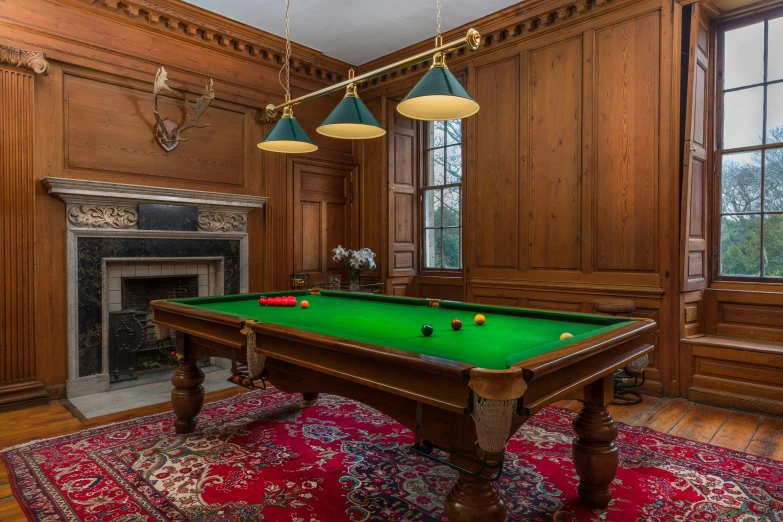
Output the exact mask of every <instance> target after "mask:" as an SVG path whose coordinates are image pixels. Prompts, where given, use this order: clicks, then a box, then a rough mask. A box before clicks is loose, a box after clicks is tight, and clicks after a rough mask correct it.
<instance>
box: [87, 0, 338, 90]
mask: <svg viewBox="0 0 783 522" xmlns="http://www.w3.org/2000/svg"><path fill="white" fill-rule="evenodd" d="M77 1H79V2H82V3H84V4H87V5H90V6H92V7H93V8H95V9H99V10H101V11H103V12H109V13H114V14H116V15H117V16H121V17H124V18H126V19H131V20H133V21H135V22H137V23H139V24H143V25H146V26H147V27H150V28H160V29H164V30H166V31H170V32H171V33H174V34H180V35H183V36H186V37H188V38H192V39H194V40H201V41H202V42H204V43H205V44H207V45H210V46H214V47H215V48H217V49H221V50H224V51H228V52H235V53H238V54H241V55H245V56H249V57H253V58H257V59H258V60H260V61H261V62H265V63H266V65H267V66H269V67H276V68H279V67H280V66H281V64H282V63H283V61H284V60H285V40H284V39H282V38H280V37H278V36H275V35H273V34H270V33H267V32H265V31H261V30H260V29H254V28H251V27H248V26H246V25H244V24H240V23H238V22H234V21H233V20H229V19H227V18H224V17H222V16H220V15H216V14H214V13H211V12H209V11H206V10H204V9H201V8H199V7H196V6H193V5H189V4H187V3H184V2H177V3H174V2H172V1H171V0H158V1H155V2H151V1H149V0H122V1H120V0H77ZM292 45H293V47H294V55H295V58H292V60H291V70H292V73H295V74H297V73H298V74H302V75H304V76H308V77H311V78H312V77H314V78H316V79H318V80H321V81H326V82H328V83H336V82H341V81H343V80H344V79H345V77H344V75H345V74H346V72H347V71H348V69H349V68H350V67H351V65H350V64H347V63H345V62H342V61H340V60H337V59H335V58H332V57H329V56H326V55H325V54H323V53H320V52H319V51H317V50H315V49H312V48H309V47H306V46H304V45H301V44H296V43H292Z"/></svg>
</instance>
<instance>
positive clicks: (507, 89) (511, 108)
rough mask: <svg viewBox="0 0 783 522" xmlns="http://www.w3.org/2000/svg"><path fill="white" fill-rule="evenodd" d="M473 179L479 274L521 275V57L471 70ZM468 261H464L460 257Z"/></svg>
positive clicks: (472, 213)
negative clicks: (515, 272) (475, 107)
mask: <svg viewBox="0 0 783 522" xmlns="http://www.w3.org/2000/svg"><path fill="white" fill-rule="evenodd" d="M474 75H475V81H474V83H473V85H475V91H474V92H473V96H474V98H475V99H476V101H477V102H478V103H479V104H480V105H481V107H482V108H481V110H480V111H479V112H478V114H476V115H475V116H473V118H474V122H473V123H474V125H475V136H476V138H475V142H474V143H475V146H474V147H473V148H472V149H471V150H473V151H474V152H473V154H475V156H476V157H475V159H474V160H473V161H474V162H475V165H476V167H475V170H474V172H475V175H474V176H475V177H474V178H473V179H471V180H470V181H469V183H470V193H471V194H472V196H471V198H472V200H473V202H472V205H470V210H469V211H468V212H470V216H471V217H470V222H469V223H470V224H469V225H468V226H470V227H471V228H472V241H471V244H472V245H473V252H470V253H469V256H470V257H471V258H472V259H473V262H472V265H473V266H476V267H477V268H490V269H492V268H494V269H497V268H506V269H509V268H510V269H515V270H517V269H519V257H520V256H519V252H520V233H519V232H520V228H519V226H518V224H519V222H520V210H521V209H520V198H519V195H520V188H519V186H520V180H519V161H520V159H519V56H511V57H509V58H505V59H503V60H500V61H497V62H494V63H490V64H487V65H481V66H478V67H476V68H475V72H474ZM464 257H465V258H466V259H467V258H468V256H464Z"/></svg>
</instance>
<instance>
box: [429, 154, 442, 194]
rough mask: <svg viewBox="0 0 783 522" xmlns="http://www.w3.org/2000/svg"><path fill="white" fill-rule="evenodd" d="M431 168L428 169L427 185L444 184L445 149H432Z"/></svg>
mask: <svg viewBox="0 0 783 522" xmlns="http://www.w3.org/2000/svg"><path fill="white" fill-rule="evenodd" d="M429 156H430V157H429V169H427V185H429V186H433V185H443V180H444V179H445V174H444V170H445V169H444V165H443V163H444V161H443V160H444V158H443V149H435V150H431V151H430V153H429Z"/></svg>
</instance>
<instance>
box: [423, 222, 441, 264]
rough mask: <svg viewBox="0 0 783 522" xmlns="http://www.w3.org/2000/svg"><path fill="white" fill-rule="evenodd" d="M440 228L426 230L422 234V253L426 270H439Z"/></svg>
mask: <svg viewBox="0 0 783 522" xmlns="http://www.w3.org/2000/svg"><path fill="white" fill-rule="evenodd" d="M441 230H442V229H440V228H436V229H434V230H432V229H430V230H426V231H425V234H424V236H425V237H424V253H425V256H424V258H425V263H426V266H427V268H440V267H441V266H442V263H441V258H440V239H441V238H440V233H441Z"/></svg>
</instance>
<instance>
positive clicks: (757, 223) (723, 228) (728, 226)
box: [720, 214, 761, 276]
mask: <svg viewBox="0 0 783 522" xmlns="http://www.w3.org/2000/svg"><path fill="white" fill-rule="evenodd" d="M760 234H761V219H760V217H759V215H758V214H754V215H750V216H722V217H721V220H720V273H721V274H723V275H739V276H757V275H759V261H760V259H759V255H760V254H761V248H760V247H761V241H760Z"/></svg>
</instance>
